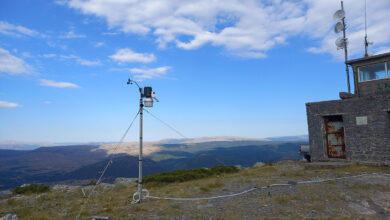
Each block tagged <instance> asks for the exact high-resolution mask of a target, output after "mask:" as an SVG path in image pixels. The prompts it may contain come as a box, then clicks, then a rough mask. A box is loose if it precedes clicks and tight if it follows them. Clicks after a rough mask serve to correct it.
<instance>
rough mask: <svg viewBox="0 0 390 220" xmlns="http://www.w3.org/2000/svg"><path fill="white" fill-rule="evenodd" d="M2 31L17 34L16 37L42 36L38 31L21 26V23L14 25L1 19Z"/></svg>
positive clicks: (0, 26) (11, 34)
mask: <svg viewBox="0 0 390 220" xmlns="http://www.w3.org/2000/svg"><path fill="white" fill-rule="evenodd" d="M0 33H1V34H5V35H10V36H15V37H21V36H29V37H36V36H40V34H39V33H38V32H37V31H34V30H31V29H28V28H26V27H23V26H20V25H13V24H10V23H7V22H5V21H0Z"/></svg>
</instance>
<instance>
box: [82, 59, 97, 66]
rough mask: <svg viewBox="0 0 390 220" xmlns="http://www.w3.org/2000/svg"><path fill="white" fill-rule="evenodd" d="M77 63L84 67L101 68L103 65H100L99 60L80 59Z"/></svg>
mask: <svg viewBox="0 0 390 220" xmlns="http://www.w3.org/2000/svg"><path fill="white" fill-rule="evenodd" d="M76 61H77V62H78V63H79V64H81V65H83V66H100V65H102V64H101V63H100V61H98V60H84V59H80V58H78V59H76Z"/></svg>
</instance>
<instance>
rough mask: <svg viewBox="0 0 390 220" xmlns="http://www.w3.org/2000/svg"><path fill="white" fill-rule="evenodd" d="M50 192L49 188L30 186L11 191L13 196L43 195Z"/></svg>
mask: <svg viewBox="0 0 390 220" xmlns="http://www.w3.org/2000/svg"><path fill="white" fill-rule="evenodd" d="M49 190H50V188H49V186H45V185H38V184H30V185H27V186H19V187H16V188H15V189H14V190H12V193H13V194H14V195H16V194H31V193H44V192H48V191H49Z"/></svg>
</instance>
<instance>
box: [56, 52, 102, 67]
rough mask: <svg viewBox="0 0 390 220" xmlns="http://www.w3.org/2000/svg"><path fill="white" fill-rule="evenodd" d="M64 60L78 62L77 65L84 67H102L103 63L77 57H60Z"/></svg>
mask: <svg viewBox="0 0 390 220" xmlns="http://www.w3.org/2000/svg"><path fill="white" fill-rule="evenodd" d="M59 57H60V58H62V59H71V60H76V62H77V63H79V64H81V65H83V66H99V65H102V63H101V62H100V61H99V60H86V59H82V58H80V57H78V56H76V55H60V56H59Z"/></svg>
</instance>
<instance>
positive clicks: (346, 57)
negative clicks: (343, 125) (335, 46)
mask: <svg viewBox="0 0 390 220" xmlns="http://www.w3.org/2000/svg"><path fill="white" fill-rule="evenodd" d="M341 10H343V11H344V4H343V1H341ZM341 21H342V22H343V27H344V28H343V38H344V45H345V46H344V56H345V71H346V73H347V84H348V93H351V85H350V83H349V68H348V64H347V61H348V50H347V38H346V37H345V16H344V17H343V18H342V19H341Z"/></svg>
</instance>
